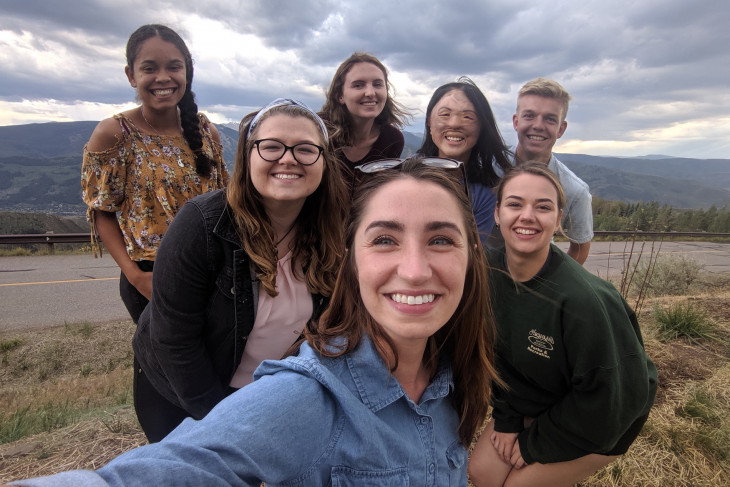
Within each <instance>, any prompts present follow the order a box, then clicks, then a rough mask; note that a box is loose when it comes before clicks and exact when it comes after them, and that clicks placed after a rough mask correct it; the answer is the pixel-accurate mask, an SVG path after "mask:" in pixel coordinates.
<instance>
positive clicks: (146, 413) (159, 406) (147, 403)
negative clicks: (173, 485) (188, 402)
mask: <svg viewBox="0 0 730 487" xmlns="http://www.w3.org/2000/svg"><path fill="white" fill-rule="evenodd" d="M134 411H135V412H136V413H137V420H138V421H139V424H140V426H142V431H144V434H145V435H146V436H147V440H148V441H149V442H150V443H156V442H158V441H160V440H161V439H163V438H164V437H165V436H167V434H168V433H169V432H170V431H172V430H174V429H175V428H176V427H177V425H179V424H180V423H182V421H183V419H185V418H187V417H188V416H190V415H189V414H188V413H187V411H185V410H184V409H182V408H181V407H179V406H177V405H175V404H172V403H171V402H170V401H168V400H167V399H165V397H164V396H162V395H161V394H160V393H159V392H157V389H155V386H153V385H152V383H151V382H150V381H149V379H148V378H147V376H146V375H145V373H144V372H143V371H142V368H141V367H140V366H139V363H137V359H134Z"/></svg>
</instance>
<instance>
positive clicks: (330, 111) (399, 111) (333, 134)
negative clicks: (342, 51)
mask: <svg viewBox="0 0 730 487" xmlns="http://www.w3.org/2000/svg"><path fill="white" fill-rule="evenodd" d="M358 63H370V64H373V65H375V66H376V67H377V68H378V69H380V71H382V73H383V78H384V79H385V87H386V88H387V90H388V98H387V100H385V106H384V107H383V111H382V112H380V115H378V116H377V117H375V123H377V124H379V125H387V124H391V125H393V126H395V127H398V128H399V129H402V128H403V127H404V126H405V125H406V122H408V120H409V119H410V117H411V115H410V113H409V112H408V110H407V109H406V108H405V107H404V106H403V105H401V104H400V103H398V102H397V101H395V100H394V99H393V86H392V85H391V84H390V81H388V69H387V68H386V67H385V65H383V63H381V62H380V60H379V59H378V58H376V57H375V56H373V55H371V54H367V53H364V52H355V53H353V54H352V55H351V56H350V57H348V58H347V59H345V60H344V61H343V62H342V64H340V66H339V67H338V68H337V71H335V75H334V76H333V77H332V82H331V83H330V87H329V89H328V90H327V99H326V101H325V103H324V105H323V106H322V110H321V113H322V116H323V117H322V118H324V119H325V122H326V124H327V127H328V129H329V132H330V133H329V136H330V142H331V144H332V147H335V148H340V147H348V146H351V145H352V144H353V142H354V140H353V134H352V132H351V128H352V120H351V115H350V112H349V111H348V110H347V107H345V106H344V105H343V104H342V103H340V101H339V99H340V97H341V96H342V91H343V88H344V86H345V76H347V73H348V72H349V71H350V69H352V67H353V66H354V65H355V64H358Z"/></svg>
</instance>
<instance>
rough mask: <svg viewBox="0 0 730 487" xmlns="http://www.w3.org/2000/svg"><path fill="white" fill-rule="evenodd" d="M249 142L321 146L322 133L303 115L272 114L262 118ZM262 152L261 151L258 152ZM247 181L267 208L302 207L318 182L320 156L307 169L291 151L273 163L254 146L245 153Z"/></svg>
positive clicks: (321, 164) (321, 169) (322, 163)
mask: <svg viewBox="0 0 730 487" xmlns="http://www.w3.org/2000/svg"><path fill="white" fill-rule="evenodd" d="M251 139H252V140H261V139H275V140H278V141H280V142H282V143H283V144H285V145H287V146H290V147H291V146H294V145H295V144H300V143H304V142H306V143H310V144H315V145H319V146H322V145H323V140H322V132H321V131H320V129H319V127H318V126H317V124H315V123H314V122H313V121H312V120H310V119H308V118H306V117H304V116H301V117H299V116H290V115H286V114H274V115H271V116H269V117H267V118H265V119H264V120H263V121H262V122H260V123H259V125H258V126H257V127H256V129H255V130H254V132H253V133H252V134H251ZM262 150H263V149H262ZM249 164H250V168H251V169H250V173H251V182H252V183H253V186H254V187H255V188H256V191H258V192H259V193H260V194H261V197H262V199H263V202H264V206H265V207H267V208H271V207H273V205H279V204H281V203H287V204H289V203H295V204H297V205H303V204H304V200H305V199H306V198H307V196H309V195H311V194H312V193H314V191H315V190H316V189H317V188H318V187H319V184H320V183H321V182H322V174H323V172H324V157H323V156H320V157H319V159H317V161H316V162H315V163H314V164H312V165H311V166H303V165H301V164H299V163H297V161H296V160H295V159H294V156H293V155H292V153H291V150H286V152H284V155H283V156H282V157H281V159H279V160H278V161H275V162H269V161H266V160H264V159H263V158H262V157H261V156H260V155H259V153H258V150H257V149H256V147H255V146H253V147H252V148H251V151H250V152H249Z"/></svg>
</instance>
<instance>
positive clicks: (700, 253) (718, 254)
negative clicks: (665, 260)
mask: <svg viewBox="0 0 730 487" xmlns="http://www.w3.org/2000/svg"><path fill="white" fill-rule="evenodd" d="M652 245H654V251H655V252H657V251H658V252H659V253H660V254H661V255H670V254H671V255H683V256H686V257H688V258H691V259H694V260H696V261H698V262H702V263H703V264H705V270H706V271H708V272H715V273H726V272H730V244H726V243H711V242H662V243H661V248H660V247H659V242H635V243H634V247H633V255H632V248H631V243H630V242H628V243H627V242H593V243H591V252H590V254H588V260H586V262H585V264H584V265H585V267H586V269H588V270H589V271H591V272H593V273H594V274H597V275H599V276H601V277H604V278H605V277H606V276H609V277H613V276H620V275H621V270H622V269H623V266H624V262H625V261H626V260H628V259H629V256H631V259H632V260H631V262H632V263H633V262H636V259H637V258H638V257H639V254H641V253H642V252H643V257H642V259H648V258H649V256H650V255H651V252H652ZM558 246H559V247H560V248H561V249H563V250H568V243H567V242H560V243H558ZM642 246H643V247H642Z"/></svg>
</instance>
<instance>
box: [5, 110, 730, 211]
mask: <svg viewBox="0 0 730 487" xmlns="http://www.w3.org/2000/svg"><path fill="white" fill-rule="evenodd" d="M96 123H97V122H93V121H90V122H53V123H40V124H28V125H11V126H4V127H0V209H1V210H12V211H29V212H45V213H55V214H66V215H80V214H83V212H84V206H83V203H82V202H81V189H80V183H79V173H80V168H81V154H82V150H83V146H84V144H85V143H86V141H88V140H89V136H90V135H91V132H92V131H93V129H94V127H95V126H96ZM218 130H219V133H220V135H221V141H222V143H223V156H224V158H225V160H226V163H227V165H228V166H229V168H230V169H232V165H233V160H234V158H235V152H236V145H237V143H238V132H237V130H234V129H231V128H229V127H227V126H225V125H219V126H218ZM404 135H405V139H406V147H405V149H404V151H403V152H404V155H408V154H412V153H413V152H415V151H416V150H417V149H418V147H420V145H421V140H422V135H421V134H414V133H411V132H405V134H404ZM558 157H559V158H560V159H561V160H562V161H563V162H564V163H565V164H566V165H568V166H569V167H570V168H571V169H572V170H573V171H574V172H575V173H576V174H577V175H578V176H579V177H581V178H582V179H583V180H584V181H586V183H588V185H589V186H590V187H591V193H592V194H593V195H595V196H598V197H600V198H603V199H606V200H620V201H626V202H637V201H645V202H648V201H657V202H659V203H660V204H668V205H670V206H673V207H675V208H678V209H679V208H695V209H697V208H709V207H711V206H713V205H714V206H716V207H718V208H721V207H725V206H727V207H730V159H711V160H707V159H686V158H673V157H668V156H646V157H637V158H621V157H598V156H590V155H583V154H558Z"/></svg>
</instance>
